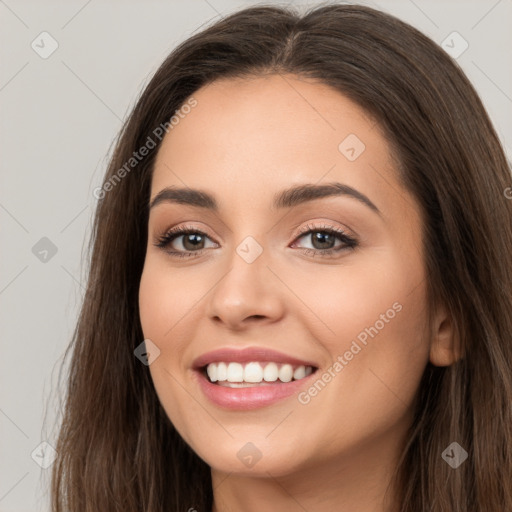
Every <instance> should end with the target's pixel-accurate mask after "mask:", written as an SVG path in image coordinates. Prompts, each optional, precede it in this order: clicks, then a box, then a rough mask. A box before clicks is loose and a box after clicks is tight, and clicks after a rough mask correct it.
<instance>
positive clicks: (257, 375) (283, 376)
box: [200, 361, 317, 388]
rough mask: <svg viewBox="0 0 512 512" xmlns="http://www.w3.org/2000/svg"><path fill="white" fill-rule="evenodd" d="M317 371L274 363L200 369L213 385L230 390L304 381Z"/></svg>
mask: <svg viewBox="0 0 512 512" xmlns="http://www.w3.org/2000/svg"><path fill="white" fill-rule="evenodd" d="M316 370H317V368H316V367H314V366H310V365H303V364H290V363H278V362H274V361H265V362H261V361H250V362H247V363H238V362H224V361H220V362H215V363H210V364H208V365H205V366H203V367H202V368H200V372H201V373H202V375H203V376H204V377H205V378H206V379H208V381H209V382H210V383H211V384H215V385H217V386H224V387H228V388H248V387H257V386H272V385H279V384H285V383H288V382H294V381H299V380H302V379H304V378H306V377H308V376H309V375H311V374H312V373H314V372H315V371H316Z"/></svg>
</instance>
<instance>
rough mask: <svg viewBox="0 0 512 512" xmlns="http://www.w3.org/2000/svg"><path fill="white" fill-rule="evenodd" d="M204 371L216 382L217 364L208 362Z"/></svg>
mask: <svg viewBox="0 0 512 512" xmlns="http://www.w3.org/2000/svg"><path fill="white" fill-rule="evenodd" d="M206 373H207V374H208V377H210V380H211V381H212V382H217V365H216V364H209V365H208V368H206Z"/></svg>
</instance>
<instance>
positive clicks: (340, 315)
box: [301, 251, 429, 439]
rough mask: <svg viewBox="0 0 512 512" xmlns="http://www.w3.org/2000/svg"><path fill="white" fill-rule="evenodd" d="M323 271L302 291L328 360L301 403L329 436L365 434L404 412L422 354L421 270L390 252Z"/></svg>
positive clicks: (312, 328)
mask: <svg viewBox="0 0 512 512" xmlns="http://www.w3.org/2000/svg"><path fill="white" fill-rule="evenodd" d="M374 256H375V255H374ZM370 260H371V261H370ZM325 277H326V278H325V279H324V280H323V281H324V282H325V286H323V287H321V286H320V284H319V283H320V282H319V280H318V275H316V278H317V279H316V280H315V281H314V282H313V280H310V281H309V282H306V283H305V284H304V291H303V292H302V293H305V291H306V290H308V289H309V296H310V297H311V300H312V302H310V304H311V303H314V308H312V309H314V310H315V313H316V314H317V317H318V318H320V319H321V320H322V322H318V321H316V320H315V319H313V321H311V323H310V325H309V326H308V329H309V330H310V331H311V332H313V333H314V336H315V339H316V340H319V341H321V343H322V345H323V348H324V349H325V350H326V352H327V353H328V355H329V357H330V359H331V364H329V367H328V368H327V369H325V370H324V371H323V372H322V373H321V374H320V375H319V377H318V378H319V380H320V382H318V381H316V382H318V384H317V385H316V386H312V387H310V388H309V389H308V390H306V394H305V395H303V396H302V402H301V403H303V404H304V406H305V408H306V409H308V410H309V412H308V414H310V415H311V417H316V418H319V420H318V421H319V423H320V425H319V427H320V428H321V429H326V430H328V431H330V432H331V435H332V436H335V437H338V438H339V439H355V438H357V437H358V436H360V435H361V434H363V432H364V434H365V435H367V436H371V435H373V434H376V433H377V432H378V431H382V430H383V429H387V428H389V427H391V426H392V425H394V424H396V422H397V421H400V419H401V418H403V417H404V415H406V414H407V413H408V412H409V411H410V408H411V404H412V402H413V399H414V396H415V394H416V391H417V389H418V385H419V382H420V380H421V376H422V374H423V371H424V368H425V365H426V363H427V360H428V349H429V346H428V343H427V341H428V340H427V339H426V337H425V332H426V331H425V328H426V323H425V314H426V305H425V288H424V277H423V270H422V268H421V267H420V265H419V261H414V262H410V263H407V262H405V261H403V260H401V259H400V258H399V257H397V255H396V253H393V252H392V251H389V252H388V253H386V254H385V253H384V252H381V253H380V254H379V257H378V258H376V257H372V258H370V257H369V258H368V260H367V261H365V262H361V261H360V260H359V261H358V264H357V266H356V265H354V266H353V267H352V268H350V269H348V268H346V267H344V268H343V270H342V271H341V270H340V269H339V268H338V269H335V270H334V271H333V272H332V275H329V276H325ZM306 402H307V403H306ZM326 410H328V411H330V414H329V415H326V414H325V411H326ZM322 423H323V425H322ZM333 425H335V426H336V427H335V428H334V427H333Z"/></svg>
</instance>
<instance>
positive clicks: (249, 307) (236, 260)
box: [209, 235, 283, 326]
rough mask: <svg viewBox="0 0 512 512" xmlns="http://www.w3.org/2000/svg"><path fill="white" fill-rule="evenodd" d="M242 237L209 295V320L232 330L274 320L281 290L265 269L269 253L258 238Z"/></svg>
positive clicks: (279, 304) (278, 308) (281, 300)
mask: <svg viewBox="0 0 512 512" xmlns="http://www.w3.org/2000/svg"><path fill="white" fill-rule="evenodd" d="M258 238H260V241H258V240H257V239H256V236H251V235H248V236H245V237H244V238H243V239H242V241H241V242H239V243H238V244H237V245H235V246H234V247H233V251H232V252H231V254H230V255H229V256H228V262H227V265H226V267H227V270H226V273H225V274H224V275H223V277H222V278H221V279H220V280H219V281H218V282H217V284H216V285H215V286H214V288H213V290H212V293H211V294H210V311H209V315H210V317H218V318H220V319H221V320H223V321H224V322H226V323H227V324H231V326H234V325H235V324H237V323H240V322H243V320H244V319H246V318H249V317H267V318H274V319H275V318H277V316H279V315H280V314H282V311H283V297H282V292H283V290H282V289H280V287H279V286H278V285H277V283H276V279H275V276H274V275H273V274H272V272H271V271H270V270H269V269H268V268H267V265H269V263H270V258H269V255H270V253H269V249H268V248H265V247H264V246H263V243H264V242H263V240H261V238H262V237H261V236H258Z"/></svg>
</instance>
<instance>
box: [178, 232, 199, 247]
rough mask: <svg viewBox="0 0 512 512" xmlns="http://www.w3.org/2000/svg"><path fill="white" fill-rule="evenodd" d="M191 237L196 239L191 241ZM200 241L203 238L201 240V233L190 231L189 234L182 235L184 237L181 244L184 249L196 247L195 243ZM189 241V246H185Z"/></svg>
mask: <svg viewBox="0 0 512 512" xmlns="http://www.w3.org/2000/svg"><path fill="white" fill-rule="evenodd" d="M192 239H196V241H195V242H193V241H192ZM202 241H203V240H202V236H201V235H198V234H195V233H191V234H189V235H187V236H185V237H184V239H183V246H184V247H185V249H186V250H191V249H192V250H193V249H197V245H198V244H200V243H201V242H202ZM189 242H191V243H192V246H191V247H187V244H188V243H189Z"/></svg>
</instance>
